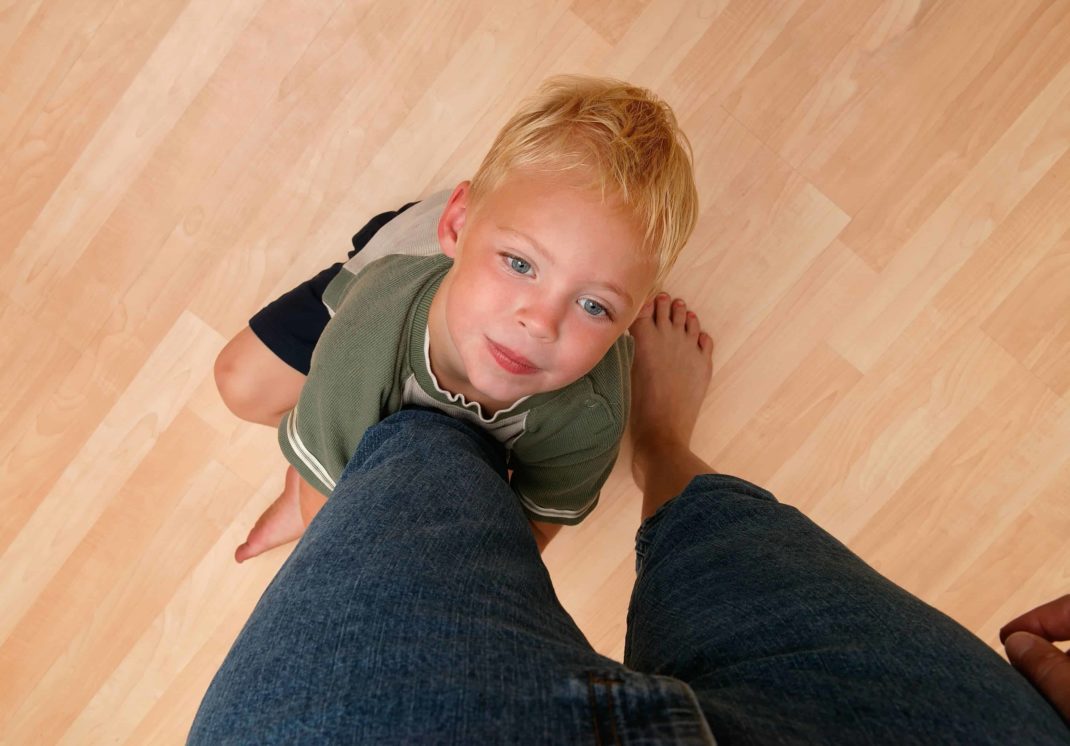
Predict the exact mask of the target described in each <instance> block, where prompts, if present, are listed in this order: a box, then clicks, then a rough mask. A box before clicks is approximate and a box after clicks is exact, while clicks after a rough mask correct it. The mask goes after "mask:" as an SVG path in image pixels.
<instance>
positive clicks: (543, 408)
mask: <svg viewBox="0 0 1070 746" xmlns="http://www.w3.org/2000/svg"><path fill="white" fill-rule="evenodd" d="M634 350H635V341H634V340H633V339H632V337H631V336H630V335H629V334H623V335H621V336H620V337H619V338H618V339H617V341H616V342H614V343H613V346H612V347H610V348H609V351H608V352H606V354H605V355H603V356H602V359H601V360H600V361H598V364H597V365H596V366H595V367H594V368H592V369H591V370H590V371H588V373H587V374H586V375H584V376H583V377H582V378H580V379H579V380H577V381H574V382H572V383H571V384H569V385H568V386H566V387H564V388H563V389H559V390H558V391H557V392H554V395H553V396H551V397H548V399H547V400H546V401H545V402H541V403H540V404H539V405H538V406H536V407H534V408H533V409H532V410H531V411H530V412H529V415H528V420H527V425H526V428H525V430H526V432H525V437H526V438H527V443H526V444H524V445H526V446H527V447H526V448H525V449H524V451H525V454H524V456H525V458H526V459H529V460H534V461H543V460H546V459H550V458H553V459H559V458H562V457H567V456H568V455H569V454H574V456H575V457H576V458H577V459H584V458H587V457H589V455H590V454H591V453H592V452H601V451H606V450H610V449H614V448H616V446H617V444H618V443H619V442H620V439H621V438H622V437H623V436H624V428H625V427H626V426H627V423H628V410H629V407H630V405H631V368H632V357H633V355H634ZM517 445H518V446H520V445H521V444H520V443H519V442H518V444H517Z"/></svg>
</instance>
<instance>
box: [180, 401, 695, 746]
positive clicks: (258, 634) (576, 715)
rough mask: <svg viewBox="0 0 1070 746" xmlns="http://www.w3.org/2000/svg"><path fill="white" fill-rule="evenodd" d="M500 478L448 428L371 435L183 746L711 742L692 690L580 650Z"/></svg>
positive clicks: (479, 443)
mask: <svg viewBox="0 0 1070 746" xmlns="http://www.w3.org/2000/svg"><path fill="white" fill-rule="evenodd" d="M504 477H505V464H504V458H503V453H502V451H501V447H500V445H499V444H497V443H496V442H494V441H493V440H492V439H490V438H489V437H488V436H486V435H485V434H484V433H482V432H480V431H477V430H475V429H473V428H470V427H469V426H468V425H466V424H464V423H462V422H459V421H457V420H453V419H451V418H449V417H446V416H444V415H442V414H439V413H436V412H430V411H426V410H415V409H414V410H403V411H402V412H399V413H397V414H395V415H393V416H391V417H389V418H387V419H386V420H384V421H383V422H381V423H379V424H378V425H377V426H375V427H374V428H372V429H370V430H369V431H368V432H367V433H366V435H365V437H364V439H363V440H362V441H361V444H360V446H359V447H358V449H357V452H356V454H355V455H354V457H353V459H352V460H351V461H350V462H349V465H348V466H347V467H346V470H345V473H344V474H343V475H342V477H341V478H340V479H339V482H338V487H337V489H336V490H335V492H334V494H332V495H331V498H330V499H329V500H328V501H327V504H326V505H325V506H324V508H323V510H321V511H320V513H319V514H318V515H317V516H316V518H315V520H314V521H313V522H312V524H311V525H310V526H309V528H308V531H307V532H306V533H305V535H304V537H303V538H302V540H301V542H300V543H299V544H298V546H297V547H296V548H295V550H294V552H293V554H292V555H291V556H290V558H289V559H288V560H287V562H286V563H285V564H284V565H283V567H282V568H281V570H280V571H279V574H278V575H277V576H276V577H275V578H274V580H273V581H272V582H271V584H270V585H269V587H268V588H267V590H266V591H265V593H264V595H263V597H262V598H261V599H260V602H259V603H258V604H257V606H256V609H255V610H254V611H253V614H252V616H251V617H250V619H249V621H248V622H247V624H246V626H245V628H244V629H243V630H242V632H241V633H240V635H239V636H238V638H237V639H236V641H235V643H234V646H233V648H232V649H231V651H230V653H229V654H228V656H227V658H226V660H225V661H224V662H223V664H222V666H221V668H220V670H219V672H218V673H217V674H216V676H215V678H214V680H213V681H212V684H211V686H210V687H209V689H208V691H207V693H206V694H205V697H204V701H203V702H202V704H201V707H200V710H199V712H198V714H197V717H196V719H195V721H194V723H193V727H192V730H191V732H190V739H189V740H190V742H191V743H206V744H220V743H256V744H271V743H399V742H400V743H555V744H565V743H567V744H584V743H606V744H608V743H709V742H711V736H710V733H709V729H708V726H707V725H706V723H705V720H704V718H703V716H702V713H701V710H700V708H699V706H698V703H697V701H696V700H695V698H694V694H693V693H692V692H691V690H690V689H689V688H688V687H687V685H686V684H683V683H682V682H679V681H676V680H674V679H669V678H664V677H658V676H652V675H646V674H637V673H633V672H630V671H628V670H627V669H625V667H624V666H622V665H620V664H619V663H617V662H615V661H612V660H610V659H608V658H605V657H603V656H601V655H598V654H597V653H595V651H594V650H593V649H592V648H591V646H590V645H589V644H588V642H587V640H586V639H585V638H584V636H583V634H582V633H581V632H580V630H579V629H578V628H577V627H576V625H575V624H574V623H573V621H572V619H571V618H570V617H569V616H568V614H567V613H566V612H565V611H564V609H563V608H562V607H561V605H560V604H559V602H558V600H557V597H556V595H555V594H554V590H553V587H552V585H551V582H550V577H549V575H548V574H547V572H546V568H545V566H544V565H543V564H542V561H541V559H540V558H539V555H538V549H537V547H536V545H535V541H534V539H533V537H532V535H531V531H530V528H529V526H528V524H527V520H526V519H525V517H524V514H523V512H522V510H521V508H520V506H519V502H518V500H517V498H516V496H515V495H514V494H513V492H512V490H511V489H510V488H509V486H508V485H507V484H506V482H505V479H504Z"/></svg>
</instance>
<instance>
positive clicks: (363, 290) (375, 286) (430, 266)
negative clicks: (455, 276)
mask: <svg viewBox="0 0 1070 746" xmlns="http://www.w3.org/2000/svg"><path fill="white" fill-rule="evenodd" d="M452 263H453V260H452V259H450V258H449V257H448V256H446V255H445V254H441V253H440V254H432V255H426V256H424V255H413V254H388V255H386V256H383V257H380V258H379V259H376V260H375V261H373V262H370V263H368V264H366V265H365V266H364V267H362V268H361V270H360V271H359V272H357V273H353V272H349V271H347V270H346V269H345V268H344V267H343V269H342V271H340V272H339V273H338V274H337V275H335V277H334V279H332V280H331V282H330V284H329V285H328V286H327V289H326V290H324V292H323V304H324V305H325V306H326V307H327V312H328V313H329V314H330V315H331V316H332V317H333V316H335V315H336V314H337V313H338V312H339V311H340V310H341V308H342V307H343V306H344V305H346V304H347V303H350V302H353V303H360V304H364V303H367V302H369V301H370V300H371V299H381V300H382V302H384V303H390V302H393V303H409V302H411V301H412V299H413V297H414V296H415V295H416V293H418V292H419V290H420V288H421V287H423V286H424V285H425V284H426V283H427V282H428V281H429V280H431V279H434V278H436V277H438V276H439V275H442V274H445V272H446V270H448V269H449V267H450V265H451V264H452Z"/></svg>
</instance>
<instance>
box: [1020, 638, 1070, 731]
mask: <svg viewBox="0 0 1070 746" xmlns="http://www.w3.org/2000/svg"><path fill="white" fill-rule="evenodd" d="M1004 644H1005V646H1006V650H1007V659H1008V660H1009V661H1010V662H1011V665H1012V666H1014V667H1015V668H1016V669H1018V671H1019V672H1020V673H1021V674H1022V675H1023V676H1025V677H1026V678H1027V679H1029V683H1031V684H1032V685H1033V686H1034V688H1036V690H1037V691H1038V692H1040V693H1041V694H1042V695H1044V698H1045V699H1047V700H1048V701H1049V702H1051V704H1052V706H1053V707H1054V708H1055V709H1056V710H1058V712H1059V714H1060V715H1062V716H1063V719H1064V720H1066V721H1067V722H1068V723H1070V656H1068V655H1067V654H1066V653H1064V652H1063V651H1061V650H1059V649H1058V648H1057V647H1055V646H1054V645H1052V644H1051V643H1050V642H1048V641H1047V640H1045V639H1043V638H1041V637H1038V636H1036V635H1034V634H1032V633H1031V632H1014V633H1013V634H1011V635H1010V636H1009V637H1008V638H1007V641H1006V643H1004Z"/></svg>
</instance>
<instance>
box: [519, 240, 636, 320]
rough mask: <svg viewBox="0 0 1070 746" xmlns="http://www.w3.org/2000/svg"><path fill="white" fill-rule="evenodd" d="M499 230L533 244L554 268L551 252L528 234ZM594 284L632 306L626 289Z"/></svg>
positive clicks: (610, 284) (606, 283) (607, 283)
mask: <svg viewBox="0 0 1070 746" xmlns="http://www.w3.org/2000/svg"><path fill="white" fill-rule="evenodd" d="M498 230H501V231H505V232H506V233H512V234H513V235H514V236H517V237H519V238H521V239H523V240H524V241H526V242H527V243H529V244H531V246H532V248H534V249H535V251H536V252H537V253H538V254H540V255H542V258H543V259H545V260H546V263H547V264H549V265H550V266H551V267H552V266H554V258H553V257H552V256H550V254H549V252H547V251H546V249H544V248H543V247H542V246H540V245H539V242H538V241H536V240H535V239H534V238H532V237H531V236H529V235H528V234H526V233H521V232H520V231H518V230H517V229H516V228H510V227H509V226H506V225H499V226H498ZM594 284H595V285H599V286H601V287H604V288H606V289H607V290H610V291H612V292H614V293H616V294H617V295H619V296H620V297H621V298H623V299H624V300H626V301H628V305H629V306H630V305H632V296H630V295H628V293H627V292H625V290H624V288H622V287H621V286H620V285H617V284H614V283H612V282H596V283H594Z"/></svg>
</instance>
